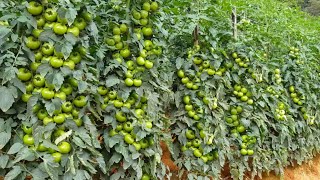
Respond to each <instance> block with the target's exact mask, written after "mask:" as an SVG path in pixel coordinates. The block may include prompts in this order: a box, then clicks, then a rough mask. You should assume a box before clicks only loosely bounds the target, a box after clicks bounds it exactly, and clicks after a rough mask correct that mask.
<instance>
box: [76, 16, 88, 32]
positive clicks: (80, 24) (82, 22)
mask: <svg viewBox="0 0 320 180" xmlns="http://www.w3.org/2000/svg"><path fill="white" fill-rule="evenodd" d="M73 25H74V26H75V27H77V28H78V29H79V30H80V31H82V30H84V29H85V28H86V26H87V23H86V21H85V20H84V19H83V18H77V19H76V20H75V21H74V23H73Z"/></svg>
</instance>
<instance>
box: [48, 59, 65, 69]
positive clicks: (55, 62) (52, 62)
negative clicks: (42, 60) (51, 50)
mask: <svg viewBox="0 0 320 180" xmlns="http://www.w3.org/2000/svg"><path fill="white" fill-rule="evenodd" d="M50 65H51V66H52V67H54V68H60V67H61V66H62V65H63V60H62V59H60V58H58V57H52V58H51V59H50Z"/></svg>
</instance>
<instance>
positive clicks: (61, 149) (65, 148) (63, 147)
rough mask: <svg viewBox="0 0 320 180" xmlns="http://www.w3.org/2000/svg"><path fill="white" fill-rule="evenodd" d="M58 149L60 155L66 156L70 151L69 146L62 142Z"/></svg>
mask: <svg viewBox="0 0 320 180" xmlns="http://www.w3.org/2000/svg"><path fill="white" fill-rule="evenodd" d="M58 148H59V152H60V153H61V154H68V153H69V152H70V151H71V144H70V143H68V142H65V141H64V142H61V143H60V144H59V145H58Z"/></svg>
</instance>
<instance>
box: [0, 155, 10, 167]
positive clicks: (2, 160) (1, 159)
mask: <svg viewBox="0 0 320 180" xmlns="http://www.w3.org/2000/svg"><path fill="white" fill-rule="evenodd" d="M8 161H9V156H8V155H1V156H0V168H1V169H4V168H5V167H6V166H7V164H8Z"/></svg>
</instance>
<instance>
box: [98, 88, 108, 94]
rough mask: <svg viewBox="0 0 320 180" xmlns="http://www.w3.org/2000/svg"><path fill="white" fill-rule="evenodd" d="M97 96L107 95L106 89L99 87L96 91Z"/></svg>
mask: <svg viewBox="0 0 320 180" xmlns="http://www.w3.org/2000/svg"><path fill="white" fill-rule="evenodd" d="M97 92H98V94H100V95H101V96H104V95H106V94H107V93H108V89H107V88H106V87H105V86H99V87H98V89H97Z"/></svg>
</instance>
